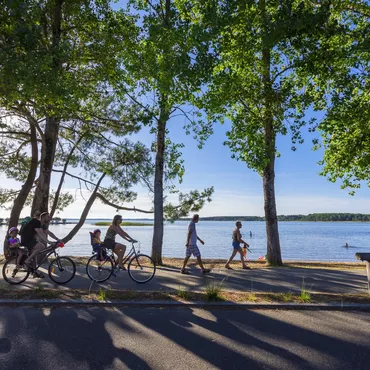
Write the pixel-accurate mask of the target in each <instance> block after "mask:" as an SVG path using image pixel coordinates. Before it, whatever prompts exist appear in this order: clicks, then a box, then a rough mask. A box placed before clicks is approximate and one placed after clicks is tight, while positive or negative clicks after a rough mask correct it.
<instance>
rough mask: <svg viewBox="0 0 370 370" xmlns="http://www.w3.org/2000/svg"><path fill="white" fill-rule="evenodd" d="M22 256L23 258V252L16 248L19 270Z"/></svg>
mask: <svg viewBox="0 0 370 370" xmlns="http://www.w3.org/2000/svg"><path fill="white" fill-rule="evenodd" d="M23 256H24V252H23V251H22V249H20V248H18V256H17V268H20V267H21V263H22V258H23Z"/></svg>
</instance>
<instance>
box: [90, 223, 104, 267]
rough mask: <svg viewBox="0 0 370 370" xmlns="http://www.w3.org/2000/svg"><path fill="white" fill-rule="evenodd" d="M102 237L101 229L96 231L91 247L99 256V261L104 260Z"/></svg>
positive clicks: (93, 234)
mask: <svg viewBox="0 0 370 370" xmlns="http://www.w3.org/2000/svg"><path fill="white" fill-rule="evenodd" d="M100 235H101V231H100V230H99V229H96V230H94V232H93V233H92V243H91V245H92V247H93V249H94V251H95V252H96V253H97V255H98V260H99V261H103V260H104V257H103V247H102V244H103V242H102V241H101V240H100Z"/></svg>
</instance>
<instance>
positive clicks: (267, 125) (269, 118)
mask: <svg viewBox="0 0 370 370" xmlns="http://www.w3.org/2000/svg"><path fill="white" fill-rule="evenodd" d="M259 9H260V12H261V16H262V17H263V24H264V27H263V31H264V34H263V36H262V45H263V48H262V82H263V90H264V105H265V111H264V117H263V120H264V129H265V131H264V133H265V152H266V157H267V158H266V159H267V164H266V166H265V169H264V171H263V194H264V201H265V202H264V208H265V219H266V237H267V262H268V264H270V265H273V266H282V264H283V262H282V260H281V250H280V239H279V230H278V221H277V213H276V201H275V140H276V133H275V129H274V115H273V104H274V91H273V87H272V83H271V46H270V44H269V30H268V29H269V27H268V18H267V15H266V5H265V0H260V2H259Z"/></svg>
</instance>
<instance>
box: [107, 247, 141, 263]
mask: <svg viewBox="0 0 370 370" xmlns="http://www.w3.org/2000/svg"><path fill="white" fill-rule="evenodd" d="M103 248H104V247H103ZM104 249H105V250H106V251H110V254H109V257H110V258H112V259H113V262H115V258H114V252H113V250H112V249H109V248H104ZM138 254H140V246H139V247H138V251H137V252H136V249H135V243H131V249H130V252H128V253H127V254H126V256H125V257H124V258H123V260H122V265H124V264H125V263H127V262H129V261H130V259H132V258H134V256H135V257H136V256H137V255H138Z"/></svg>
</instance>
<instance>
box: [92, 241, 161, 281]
mask: <svg viewBox="0 0 370 370" xmlns="http://www.w3.org/2000/svg"><path fill="white" fill-rule="evenodd" d="M134 244H135V242H133V243H132V246H131V250H130V252H129V253H128V254H127V255H126V257H125V258H124V259H123V261H122V264H123V265H124V264H126V262H128V266H127V270H128V274H129V276H130V278H131V279H132V280H133V281H135V282H136V283H139V284H144V283H147V282H148V281H150V280H152V279H153V277H154V275H155V272H156V266H155V263H154V261H153V260H152V259H151V257H149V256H147V255H146V254H141V253H140V245H139V246H138V251H137V252H136V249H135V245H134ZM115 269H116V271H118V272H119V270H120V268H119V267H116V262H115V259H114V254H113V251H112V250H111V249H107V248H104V244H103V258H102V260H100V256H98V254H97V253H94V254H93V255H92V256H91V257H90V258H89V260H88V261H87V264H86V273H87V275H88V277H89V278H90V279H91V280H92V281H95V282H97V283H102V282H104V281H106V280H108V279H109V278H110V277H111V276H112V275H113V276H114V277H116V276H117V273H116V272H115Z"/></svg>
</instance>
